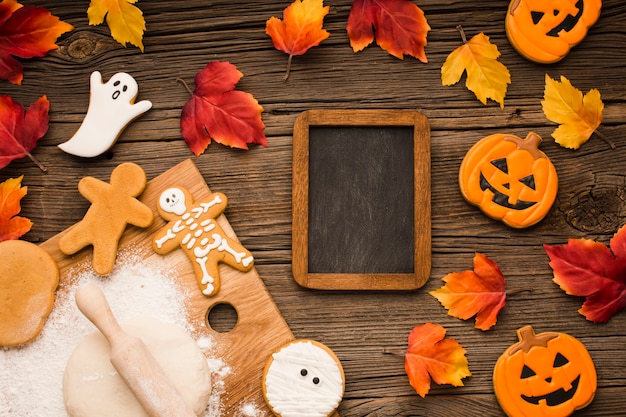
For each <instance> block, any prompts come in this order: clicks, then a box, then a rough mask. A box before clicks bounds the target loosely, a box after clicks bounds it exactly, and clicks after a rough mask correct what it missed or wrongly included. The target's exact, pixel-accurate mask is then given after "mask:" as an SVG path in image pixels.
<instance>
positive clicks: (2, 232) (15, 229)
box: [0, 175, 33, 242]
mask: <svg viewBox="0 0 626 417" xmlns="http://www.w3.org/2000/svg"><path fill="white" fill-rule="evenodd" d="M23 178H24V176H23V175H22V176H21V177H19V178H9V179H8V180H6V181H4V182H3V183H0V242H2V241H3V240H13V239H19V238H20V237H21V236H22V235H23V234H25V233H26V232H28V231H29V230H30V228H31V227H32V225H33V223H32V222H31V221H30V220H28V219H27V218H25V217H20V216H18V215H17V214H18V213H19V212H20V211H21V210H22V207H21V206H20V200H21V199H22V198H23V197H24V196H25V195H26V191H27V187H22V186H21V185H22V179H23Z"/></svg>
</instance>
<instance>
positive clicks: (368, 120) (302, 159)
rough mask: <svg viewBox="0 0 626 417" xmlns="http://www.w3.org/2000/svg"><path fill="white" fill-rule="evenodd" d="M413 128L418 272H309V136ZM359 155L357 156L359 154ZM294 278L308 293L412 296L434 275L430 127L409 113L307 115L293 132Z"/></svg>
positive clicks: (313, 112)
mask: <svg viewBox="0 0 626 417" xmlns="http://www.w3.org/2000/svg"><path fill="white" fill-rule="evenodd" d="M407 126H408V127H410V126H413V185H414V202H413V214H414V217H413V218H414V228H413V236H414V263H413V264H414V271H413V272H412V273H334V272H330V273H325V272H324V273H319V272H316V273H311V272H309V253H308V251H309V246H308V244H309V175H310V172H309V170H310V165H309V156H310V154H309V132H310V129H311V128H314V127H338V128H340V127H376V128H381V127H383V128H384V127H407ZM355 151H358V150H355ZM292 181H293V184H292V185H293V195H292V199H293V223H292V273H293V276H294V279H295V281H296V282H297V283H298V284H300V285H301V286H303V287H306V288H313V289H325V290H413V289H417V288H420V287H422V286H423V285H424V284H425V283H426V282H427V281H428V278H429V276H430V269H431V208H430V198H431V189H430V126H429V123H428V119H427V118H426V117H425V116H424V115H422V114H421V113H419V112H417V111H410V110H307V111H305V112H303V113H301V114H300V115H299V116H298V118H297V119H296V121H295V124H294V131H293V178H292Z"/></svg>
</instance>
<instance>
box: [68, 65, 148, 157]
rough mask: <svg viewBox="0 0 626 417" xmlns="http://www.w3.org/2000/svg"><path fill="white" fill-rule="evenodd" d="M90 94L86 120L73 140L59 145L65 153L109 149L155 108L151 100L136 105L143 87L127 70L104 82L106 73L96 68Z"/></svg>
mask: <svg viewBox="0 0 626 417" xmlns="http://www.w3.org/2000/svg"><path fill="white" fill-rule="evenodd" d="M90 93H91V96H90V97H89V108H88V109H87V114H86V115H85V119H84V120H83V123H82V124H81V126H80V128H79V129H78V131H77V132H76V133H75V134H74V136H72V138H71V139H70V140H68V141H67V142H65V143H62V144H60V145H59V148H61V150H63V151H64V152H67V153H69V154H72V155H76V156H82V157H84V158H92V157H94V156H98V155H100V154H102V153H104V152H106V151H107V150H109V149H110V148H111V147H112V146H113V145H114V144H115V142H116V141H117V138H118V137H119V135H120V134H121V133H122V131H123V130H124V128H125V127H126V125H128V124H129V123H130V122H131V121H133V120H134V119H136V118H137V117H139V116H140V115H141V114H143V113H145V112H147V111H148V110H149V109H150V108H151V107H152V103H151V102H149V101H147V100H144V101H140V102H139V103H136V104H135V98H137V94H138V93H139V87H138V86H137V82H136V81H135V79H134V78H133V77H131V76H130V75H128V74H126V73H124V72H119V73H117V74H115V75H114V76H112V77H111V79H110V80H109V81H108V82H107V83H105V84H103V83H102V75H101V74H100V73H99V72H98V71H94V72H93V73H92V74H91V78H90Z"/></svg>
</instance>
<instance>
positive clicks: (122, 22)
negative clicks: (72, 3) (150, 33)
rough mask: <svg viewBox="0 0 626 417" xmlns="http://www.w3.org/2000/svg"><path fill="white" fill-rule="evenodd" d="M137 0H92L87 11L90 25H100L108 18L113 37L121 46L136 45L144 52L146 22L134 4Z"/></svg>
mask: <svg viewBox="0 0 626 417" xmlns="http://www.w3.org/2000/svg"><path fill="white" fill-rule="evenodd" d="M135 2H137V0H91V3H90V4H89V8H88V9H87V17H88V18H89V24H90V25H99V24H101V23H102V22H104V18H105V16H106V22H107V25H109V29H110V30H111V36H113V39H115V40H116V41H117V42H119V43H120V44H122V45H124V46H126V44H127V43H130V44H131V45H135V46H136V47H138V48H139V49H140V50H141V52H143V33H144V31H145V30H146V22H145V20H144V18H143V13H142V12H141V10H139V9H138V8H137V7H136V6H134V5H133V4H132V3H135Z"/></svg>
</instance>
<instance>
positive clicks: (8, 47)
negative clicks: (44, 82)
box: [0, 0, 74, 84]
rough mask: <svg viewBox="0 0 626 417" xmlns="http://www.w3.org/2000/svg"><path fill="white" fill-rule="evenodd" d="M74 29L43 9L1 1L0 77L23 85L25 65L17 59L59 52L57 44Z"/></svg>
mask: <svg viewBox="0 0 626 417" xmlns="http://www.w3.org/2000/svg"><path fill="white" fill-rule="evenodd" d="M72 29H74V27H73V26H72V25H70V24H69V23H65V22H63V21H61V20H60V19H59V18H58V17H56V16H53V15H52V14H50V12H48V10H46V9H45V8H43V7H37V6H22V5H21V4H19V3H17V2H16V1H15V0H3V1H1V2H0V78H2V79H4V80H7V81H9V82H11V83H13V84H21V83H22V79H23V76H24V73H23V68H22V64H20V63H19V62H18V61H17V60H16V59H15V58H13V57H14V56H15V57H19V58H25V59H28V58H35V57H42V56H45V55H46V54H47V53H48V52H49V51H51V50H53V49H57V48H58V46H57V45H56V41H57V39H58V37H59V36H61V35H62V34H63V33H65V32H69V31H70V30H72Z"/></svg>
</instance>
